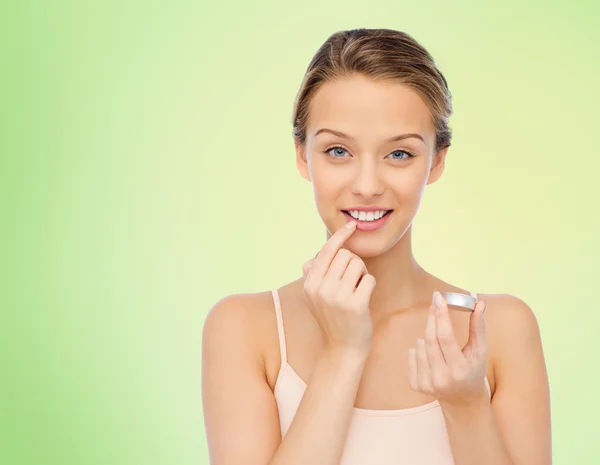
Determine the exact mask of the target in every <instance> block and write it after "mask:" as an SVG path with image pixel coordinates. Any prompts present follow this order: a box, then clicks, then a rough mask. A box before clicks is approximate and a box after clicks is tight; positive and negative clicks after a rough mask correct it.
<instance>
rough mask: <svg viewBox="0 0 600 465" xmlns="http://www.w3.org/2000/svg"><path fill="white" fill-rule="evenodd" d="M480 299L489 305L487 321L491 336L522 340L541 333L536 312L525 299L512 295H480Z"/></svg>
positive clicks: (486, 315)
mask: <svg viewBox="0 0 600 465" xmlns="http://www.w3.org/2000/svg"><path fill="white" fill-rule="evenodd" d="M479 299H481V300H484V301H485V302H486V303H487V309H486V312H485V319H486V322H487V329H488V331H490V332H491V334H490V335H491V336H494V337H496V338H500V339H506V338H508V339H512V338H515V337H516V338H518V339H521V338H523V337H525V338H527V337H530V336H531V335H532V334H533V333H537V332H538V331H539V326H538V320H537V317H536V315H535V312H534V310H533V309H532V308H531V306H530V305H529V304H528V303H527V302H525V301H524V300H523V299H521V298H519V297H516V296H514V295H510V294H480V295H479Z"/></svg>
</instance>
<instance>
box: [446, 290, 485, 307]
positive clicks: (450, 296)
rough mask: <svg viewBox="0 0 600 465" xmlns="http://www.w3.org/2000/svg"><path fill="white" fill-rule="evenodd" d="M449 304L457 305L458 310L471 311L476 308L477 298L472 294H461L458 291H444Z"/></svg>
mask: <svg viewBox="0 0 600 465" xmlns="http://www.w3.org/2000/svg"><path fill="white" fill-rule="evenodd" d="M442 295H443V296H444V299H446V303H447V304H448V306H452V307H456V309H457V310H462V311H470V312H472V311H473V310H475V305H476V304H477V299H475V297H473V296H472V295H467V294H459V293H457V292H442Z"/></svg>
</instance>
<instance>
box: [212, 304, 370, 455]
mask: <svg viewBox="0 0 600 465" xmlns="http://www.w3.org/2000/svg"><path fill="white" fill-rule="evenodd" d="M252 305H253V304H251V303H250V302H249V301H248V299H247V298H244V297H243V296H240V295H236V296H230V297H228V298H225V299H222V300H221V301H220V302H218V303H217V304H216V305H215V306H214V307H213V308H212V309H211V311H210V313H209V315H208V317H207V319H206V322H205V324H204V329H203V340H202V348H203V357H202V403H203V411H204V422H205V429H206V435H207V441H208V449H209V456H210V463H211V464H212V465H238V464H240V463H244V464H246V465H267V464H268V465H295V464H302V465H305V464H307V463H318V464H320V465H334V464H335V465H337V464H339V461H340V457H341V453H342V448H343V444H344V441H345V438H346V434H347V429H348V425H349V420H350V415H351V411H352V406H353V405H354V399H355V396H356V392H357V390H358V384H359V381H360V377H361V374H362V371H363V368H364V363H365V357H364V356H362V355H360V354H358V353H354V354H352V353H350V352H341V351H337V352H334V351H328V352H324V354H323V355H322V356H321V358H320V360H319V361H318V363H317V365H316V367H315V370H314V372H313V374H312V377H311V380H310V382H309V383H308V387H307V389H306V392H305V394H304V397H303V399H302V401H301V403H300V406H299V408H298V412H297V414H296V416H295V418H294V420H293V421H292V424H291V425H290V428H289V430H288V432H287V434H286V435H285V438H284V439H283V441H282V440H281V435H280V430H279V419H278V413H277V405H276V402H275V398H274V396H273V392H272V391H271V389H270V387H269V385H268V384H267V381H266V379H265V373H264V369H263V363H262V358H261V356H260V349H259V347H258V343H257V341H256V337H253V334H256V333H257V332H255V331H252V319H251V312H252V308H250V307H251V306H252Z"/></svg>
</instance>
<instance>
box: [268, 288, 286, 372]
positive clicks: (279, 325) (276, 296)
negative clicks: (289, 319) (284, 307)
mask: <svg viewBox="0 0 600 465" xmlns="http://www.w3.org/2000/svg"><path fill="white" fill-rule="evenodd" d="M271 293H272V294H273V303H274V304H275V317H276V318H277V334H278V336H279V351H280V352H281V364H282V365H283V364H284V363H287V348H286V345H285V330H284V328H283V315H282V312H281V300H280V299H279V292H277V289H272V290H271Z"/></svg>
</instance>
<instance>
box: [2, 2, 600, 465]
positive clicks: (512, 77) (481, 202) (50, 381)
mask: <svg viewBox="0 0 600 465" xmlns="http://www.w3.org/2000/svg"><path fill="white" fill-rule="evenodd" d="M0 8H1V9H2V11H1V14H0V18H1V19H0V21H1V22H2V24H1V25H0V26H1V27H0V39H1V42H0V43H1V44H2V47H1V49H0V58H1V63H2V73H1V77H0V79H1V80H2V82H1V84H2V85H1V92H2V95H1V97H2V99H1V103H0V106H1V118H2V119H1V121H0V123H1V125H0V127H1V129H0V130H1V131H2V137H1V138H0V153H1V165H0V173H1V183H0V193H1V196H2V197H1V204H0V205H1V215H2V216H1V225H0V226H1V229H0V231H1V234H2V240H1V246H0V247H1V250H0V252H1V259H0V260H1V263H2V268H1V273H2V274H1V276H0V278H1V280H0V282H1V286H2V288H1V292H0V309H1V312H2V313H1V316H2V320H1V324H0V363H1V372H0V463H2V464H7V465H20V464H60V465H70V464H74V465H75V464H76V465H97V464H98V465H99V464H111V465H121V464H123V465H138V464H139V465H142V464H143V465H154V464H161V465H162V464H165V465H166V464H169V465H172V464H178V465H192V464H206V463H208V459H207V450H206V442H205V437H204V427H203V420H202V409H201V398H200V360H201V330H202V324H203V321H204V318H205V316H206V314H207V312H208V310H209V309H210V307H211V306H212V305H213V304H214V303H215V302H216V301H217V300H219V299H220V298H221V297H223V296H225V295H228V294H232V293H241V292H255V291H263V290H267V289H270V288H273V287H276V286H280V285H282V284H284V283H286V282H288V281H290V280H293V279H295V278H297V277H298V276H299V275H300V273H301V265H302V263H303V262H304V261H305V260H306V259H308V258H309V257H311V256H313V255H314V254H315V252H316V250H317V249H318V248H319V247H320V246H321V244H322V242H323V240H324V238H325V233H324V229H323V227H322V225H321V223H320V220H319V218H318V216H317V213H316V210H315V208H314V204H313V198H312V192H311V188H310V185H309V184H308V183H307V182H306V181H304V180H303V179H301V178H300V176H299V175H298V174H297V172H296V169H295V165H294V152H293V144H292V138H291V125H290V116H291V110H292V104H293V100H294V97H295V94H296V91H297V89H298V86H299V84H300V81H301V78H302V75H303V72H304V70H305V68H306V66H307V64H308V62H309V60H310V58H311V57H312V54H313V53H314V52H315V51H316V50H317V48H318V47H319V45H320V44H321V43H322V42H323V41H324V40H325V39H326V38H327V37H328V36H329V34H331V33H332V32H334V31H337V30H340V29H347V28H354V27H388V28H396V29H401V30H404V31H407V32H409V33H410V34H412V35H413V36H414V37H415V38H416V39H417V40H419V41H420V42H421V43H422V44H423V45H425V46H426V47H427V48H428V49H429V50H430V52H431V53H432V54H433V56H434V57H435V58H436V60H437V63H438V65H439V67H440V68H441V70H442V71H443V73H444V74H445V76H446V77H447V79H448V81H449V84H450V88H451V91H452V93H453V96H454V107H455V114H454V116H453V118H452V120H451V124H452V128H453V129H454V134H455V137H454V143H453V146H452V149H451V151H450V153H449V158H448V164H447V169H446V172H445V174H444V176H443V178H442V179H441V180H440V181H439V182H437V183H435V184H434V185H431V186H429V187H428V188H427V190H426V193H425V198H424V200H423V203H422V207H421V210H420V212H419V214H418V216H417V218H416V220H415V225H414V230H415V243H414V246H415V254H416V256H417V259H418V260H419V261H420V263H421V264H422V265H423V266H425V267H426V268H427V269H429V270H430V271H432V272H434V273H435V274H437V275H439V276H440V277H442V278H443V279H447V280H449V281H451V282H452V283H454V284H456V285H459V286H463V287H465V288H468V289H472V290H475V291H477V292H483V293H496V292H497V293H510V294H514V295H516V296H518V297H520V298H522V299H524V300H525V301H526V302H527V303H529V304H530V305H531V306H532V308H533V309H534V310H535V312H536V314H537V316H538V320H539V324H540V327H541V331H542V336H543V342H544V347H545V353H546V357H547V364H548V369H549V376H550V382H551V391H552V419H553V437H554V457H555V463H556V464H565V465H566V464H569V465H570V464H594V463H600V459H599V458H598V457H597V456H598V454H600V442H599V441H598V440H597V436H598V433H599V432H600V428H599V426H598V423H597V422H598V418H599V417H600V408H599V407H598V405H599V402H600V400H599V399H598V391H599V389H600V374H599V373H598V368H599V364H598V361H597V354H598V353H599V351H600V337H599V335H598V329H599V323H600V316H599V313H600V304H599V303H598V301H599V299H598V297H597V294H596V290H597V289H598V286H597V285H596V279H595V278H597V276H598V272H597V263H598V261H599V259H600V253H599V246H598V242H597V240H598V237H599V233H600V227H599V219H598V218H599V208H598V200H599V198H600V191H599V186H598V184H599V181H598V168H599V167H600V164H599V163H598V156H599V153H598V152H599V151H598V131H599V129H598V128H599V118H598V108H599V104H600V98H599V91H598V82H599V80H600V78H599V74H600V59H599V56H600V53H599V52H598V49H599V46H600V32H599V31H600V25H599V23H600V21H599V20H598V18H599V17H600V8H599V7H598V6H594V4H593V2H591V1H590V2H587V3H586V2H568V1H562V2H552V1H550V2H548V1H545V2H542V1H536V2H529V6H523V4H522V2H521V1H516V0H510V1H505V2H502V3H496V4H489V3H484V2H477V1H473V2H447V1H411V2H397V1H389V0H386V1H379V2H373V1H368V2H366V1H362V2H359V1H348V0H346V1H328V2H324V1H312V0H310V1H308V0H307V1H303V2H296V3H292V2H275V1H264V0H262V1H259V2H242V1H236V2H222V3H218V2H206V1H204V2H203V1H200V2H198V1H170V2H166V1H163V2H157V1H145V2H142V1H136V2H132V1H129V2H116V1H114V2H113V1H103V2H101V1H96V2H93V3H92V2H74V1H73V2H67V1H59V2H35V3H34V2H27V1H21V2H12V3H4V4H3V6H2V7H0Z"/></svg>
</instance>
